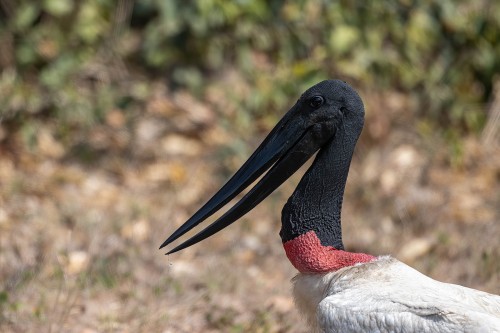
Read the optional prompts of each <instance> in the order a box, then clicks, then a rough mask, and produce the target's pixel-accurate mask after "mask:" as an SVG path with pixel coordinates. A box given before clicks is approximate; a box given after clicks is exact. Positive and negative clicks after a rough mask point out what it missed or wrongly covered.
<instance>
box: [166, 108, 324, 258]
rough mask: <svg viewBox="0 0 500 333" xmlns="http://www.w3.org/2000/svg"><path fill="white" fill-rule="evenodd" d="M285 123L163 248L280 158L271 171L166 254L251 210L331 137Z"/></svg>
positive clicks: (222, 226)
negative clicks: (285, 126) (213, 218)
mask: <svg viewBox="0 0 500 333" xmlns="http://www.w3.org/2000/svg"><path fill="white" fill-rule="evenodd" d="M285 118H287V117H285ZM285 118H283V119H282V121H284V120H285ZM283 125H284V124H281V121H280V123H278V125H277V126H276V127H275V128H274V129H273V131H272V132H271V133H270V134H269V136H268V137H267V138H266V140H265V141H264V142H263V143H262V144H261V146H260V147H259V148H258V149H257V151H255V153H254V154H253V155H252V156H251V157H250V159H249V160H248V161H247V162H246V163H245V164H244V165H243V166H242V168H241V169H240V170H238V172H237V173H236V174H235V175H234V176H233V178H231V180H229V182H228V183H227V184H226V185H224V187H223V188H222V189H221V190H220V191H219V192H217V194H215V196H214V197H213V198H212V199H210V201H209V202H208V203H207V204H206V205H205V206H204V207H202V208H201V209H200V210H199V211H198V212H197V213H196V214H195V215H194V216H193V217H192V218H190V219H189V220H188V221H187V222H186V223H185V224H183V225H182V226H181V227H180V228H179V229H178V230H177V231H176V232H174V234H173V235H172V236H170V237H169V239H167V241H165V243H163V244H162V247H163V246H165V245H167V244H168V243H170V242H171V241H173V240H174V239H176V238H178V237H179V236H181V235H182V234H184V233H186V232H187V231H188V230H190V229H192V228H193V227H194V226H196V225H197V224H199V223H200V222H201V221H202V220H203V219H205V218H206V217H208V216H210V215H212V214H213V213H214V212H215V211H217V210H218V209H219V208H220V207H221V206H222V205H224V204H225V203H227V202H228V201H229V200H231V199H232V198H234V196H236V195H237V194H238V193H239V192H241V191H242V190H243V189H244V188H245V187H246V186H248V185H249V184H250V183H251V182H252V181H253V180H255V179H256V178H258V176H259V175H261V174H262V173H263V172H264V171H265V170H266V169H268V168H269V167H270V165H271V164H272V163H274V162H275V161H276V160H277V161H276V163H274V165H273V166H272V168H271V169H270V170H269V172H268V173H267V174H266V175H265V176H264V177H262V179H261V180H260V181H259V182H258V183H257V185H255V187H253V188H252V189H251V190H250V191H249V192H248V193H247V194H246V195H245V196H244V197H243V198H242V199H241V200H240V201H239V202H238V203H237V204H236V205H234V206H233V207H232V208H231V209H230V210H228V211H227V212H226V213H225V214H224V215H223V216H221V217H220V218H219V219H217V220H216V221H215V222H214V223H212V224H211V225H209V226H208V227H207V228H205V229H204V230H202V231H201V232H199V233H198V234H196V235H195V236H193V237H192V238H190V239H188V240H187V241H186V242H184V243H182V244H180V245H179V246H177V247H176V248H174V249H173V250H171V251H169V252H168V253H167V254H170V253H174V252H177V251H180V250H182V249H184V248H186V247H188V246H191V245H193V244H196V243H198V242H200V241H202V240H204V239H205V238H207V237H210V236H211V235H213V234H215V233H216V232H218V231H220V230H222V229H224V228H225V227H227V226H229V225H230V224H232V223H233V222H235V221H236V220H238V219H239V218H240V217H242V216H243V215H245V214H246V213H248V212H249V211H250V210H252V208H254V207H255V206H257V205H258V204H259V203H260V202H261V201H262V200H264V199H265V198H266V197H267V196H268V195H269V194H271V193H272V192H273V191H274V190H275V189H276V188H278V187H279V186H280V185H281V184H282V183H283V182H284V181H285V180H286V179H288V178H289V177H290V176H291V175H293V174H294V173H295V172H296V171H297V170H298V169H299V168H300V167H301V166H302V165H303V164H304V163H305V162H306V161H307V160H308V159H309V158H310V157H311V156H312V155H314V153H315V152H316V151H317V150H318V149H319V148H321V146H322V145H323V144H324V143H325V142H326V141H327V140H328V138H326V139H325V138H323V139H320V138H319V137H318V136H317V135H316V134H315V133H314V129H313V127H309V128H307V129H305V130H304V129H301V130H300V129H298V128H297V130H293V131H292V132H290V128H288V130H287V131H286V132H284V131H282V129H283ZM314 126H316V125H314ZM200 216H201V217H202V219H201V220H199V219H200Z"/></svg>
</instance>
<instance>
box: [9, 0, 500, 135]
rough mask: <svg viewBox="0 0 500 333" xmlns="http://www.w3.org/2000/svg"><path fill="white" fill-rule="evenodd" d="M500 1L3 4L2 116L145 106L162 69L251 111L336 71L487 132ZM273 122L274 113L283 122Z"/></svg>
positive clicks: (438, 118) (98, 114)
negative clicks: (220, 90) (237, 84)
mask: <svg viewBox="0 0 500 333" xmlns="http://www.w3.org/2000/svg"><path fill="white" fill-rule="evenodd" d="M498 13H500V2H499V1H493V0H462V1H455V0H439V1H438V0H434V1H433V0H417V1H408V0H391V1H326V0H313V1H305V0H294V1H282V0H271V1H264V0H237V1H223V0H199V1H164V0H143V1H137V2H134V1H132V0H118V1H116V0H87V1H76V0H66V1H59V0H44V1H38V0H20V1H14V0H2V1H0V45H1V47H0V66H1V68H2V71H1V74H0V103H1V105H2V107H1V111H0V112H1V115H0V116H1V117H2V119H4V120H6V119H20V120H24V119H31V118H32V117H40V115H45V116H49V117H57V119H58V120H60V121H61V123H62V124H65V125H67V127H68V128H72V127H73V126H83V125H85V124H92V123H95V122H99V121H100V120H101V119H103V116H104V115H105V114H106V112H108V111H109V110H111V109H113V108H116V107H119V108H122V109H125V110H126V109H127V108H128V107H131V106H133V105H137V106H139V107H141V105H143V103H145V102H146V101H147V99H148V96H149V95H148V92H149V91H150V89H149V84H150V83H149V82H151V81H152V80H153V79H165V80H167V82H168V84H169V86H170V87H172V88H175V87H179V86H181V87H187V88H189V89H190V90H191V91H192V92H193V93H195V94H197V95H198V96H199V97H201V98H203V97H204V96H205V93H206V91H207V88H208V87H210V85H212V84H220V83H221V82H222V84H224V81H225V80H226V78H227V77H228V75H229V74H228V73H237V74H238V77H239V78H240V79H241V80H242V82H243V84H244V86H245V87H247V89H231V88H232V84H233V83H232V81H230V80H229V81H228V82H227V85H226V86H225V88H226V91H227V95H226V96H225V97H226V98H227V99H228V100H230V101H231V103H233V104H234V105H237V106H238V110H244V111H242V112H244V113H245V114H246V115H248V117H250V118H249V119H253V118H254V117H257V118H258V117H260V119H262V118H265V117H267V116H269V113H270V112H271V111H274V110H276V109H279V110H282V109H283V108H285V107H286V106H288V105H290V104H291V103H292V101H293V99H294V98H296V97H297V96H298V94H300V92H301V91H302V90H303V89H304V88H307V87H308V86H310V85H311V84H313V83H315V82H317V81H319V80H322V79H325V78H332V77H340V78H343V79H346V80H349V81H355V82H356V85H357V86H365V87H374V88H376V89H380V90H384V89H386V90H387V89H396V90H399V91H401V92H403V93H405V94H408V95H409V96H411V98H413V99H414V100H415V101H416V102H417V104H416V108H415V110H416V111H415V112H416V113H417V115H418V116H421V117H424V118H425V119H428V120H430V121H431V122H433V123H435V124H437V125H438V126H442V127H448V126H456V127H457V128H460V129H463V130H465V131H471V130H472V131H474V130H478V129H480V128H481V126H482V124H483V122H484V119H485V114H484V103H486V102H487V101H488V99H489V98H490V95H491V93H492V84H493V80H494V76H495V75H496V74H497V73H498V72H499V69H500V42H499V41H500V15H498ZM272 120H273V121H274V118H273V119H272Z"/></svg>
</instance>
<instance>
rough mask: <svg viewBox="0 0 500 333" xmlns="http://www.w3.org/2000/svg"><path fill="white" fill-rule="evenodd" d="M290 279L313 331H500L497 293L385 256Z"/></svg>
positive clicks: (296, 297) (488, 332)
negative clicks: (432, 275)
mask: <svg viewBox="0 0 500 333" xmlns="http://www.w3.org/2000/svg"><path fill="white" fill-rule="evenodd" d="M293 281H294V296H295V302H296V303H297V306H298V308H299V310H300V311H302V312H303V313H304V314H305V316H306V317H307V319H308V321H309V323H310V324H311V325H312V326H313V327H314V329H315V330H316V331H317V332H325V333H333V332H342V333H348V332H487V333H491V332H499V333H500V296H496V295H492V294H488V293H485V292H482V291H478V290H474V289H470V288H466V287H462V286H459V285H454V284H448V283H443V282H439V281H435V280H433V279H431V278H429V277H427V276H425V275H423V274H421V273H420V272H418V271H416V270H414V269H413V268H411V267H409V266H407V265H405V264H403V263H402V262H400V261H398V260H396V259H393V258H390V257H380V258H378V259H377V260H376V261H373V262H370V263H365V264H359V265H356V266H351V267H346V268H343V269H340V270H338V271H336V272H331V273H326V274H303V273H301V274H299V275H297V276H296V277H295V278H294V280H293Z"/></svg>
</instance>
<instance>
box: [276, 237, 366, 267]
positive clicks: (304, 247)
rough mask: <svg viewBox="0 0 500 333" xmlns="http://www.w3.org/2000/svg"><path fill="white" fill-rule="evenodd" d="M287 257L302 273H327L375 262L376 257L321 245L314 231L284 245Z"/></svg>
mask: <svg viewBox="0 0 500 333" xmlns="http://www.w3.org/2000/svg"><path fill="white" fill-rule="evenodd" d="M283 247H284V248H285V252H286V256H287V257H288V259H289V260H290V262H291V263H292V265H293V266H294V267H295V268H296V269H297V270H298V271H299V272H301V273H326V272H333V271H336V270H339V269H341V268H343V267H348V266H354V265H355V264H359V263H365V262H370V261H372V260H375V259H376V258H375V257H374V256H371V255H369V254H364V253H353V252H347V251H342V250H337V249H335V248H334V247H333V246H324V245H322V244H321V241H320V240H319V238H318V236H317V235H316V233H315V232H314V231H309V232H307V233H305V234H302V235H300V236H298V237H296V238H294V239H292V240H289V241H287V242H284V243H283Z"/></svg>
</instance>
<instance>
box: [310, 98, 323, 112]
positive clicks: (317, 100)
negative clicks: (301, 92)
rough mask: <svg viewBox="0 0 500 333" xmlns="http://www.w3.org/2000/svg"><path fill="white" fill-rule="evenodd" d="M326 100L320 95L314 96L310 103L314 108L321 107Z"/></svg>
mask: <svg viewBox="0 0 500 333" xmlns="http://www.w3.org/2000/svg"><path fill="white" fill-rule="evenodd" d="M324 102H325V100H324V98H323V97H321V96H319V95H318V96H313V97H311V98H310V99H309V105H310V106H311V107H312V108H314V109H317V108H319V107H320V106H321V105H323V103H324Z"/></svg>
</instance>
